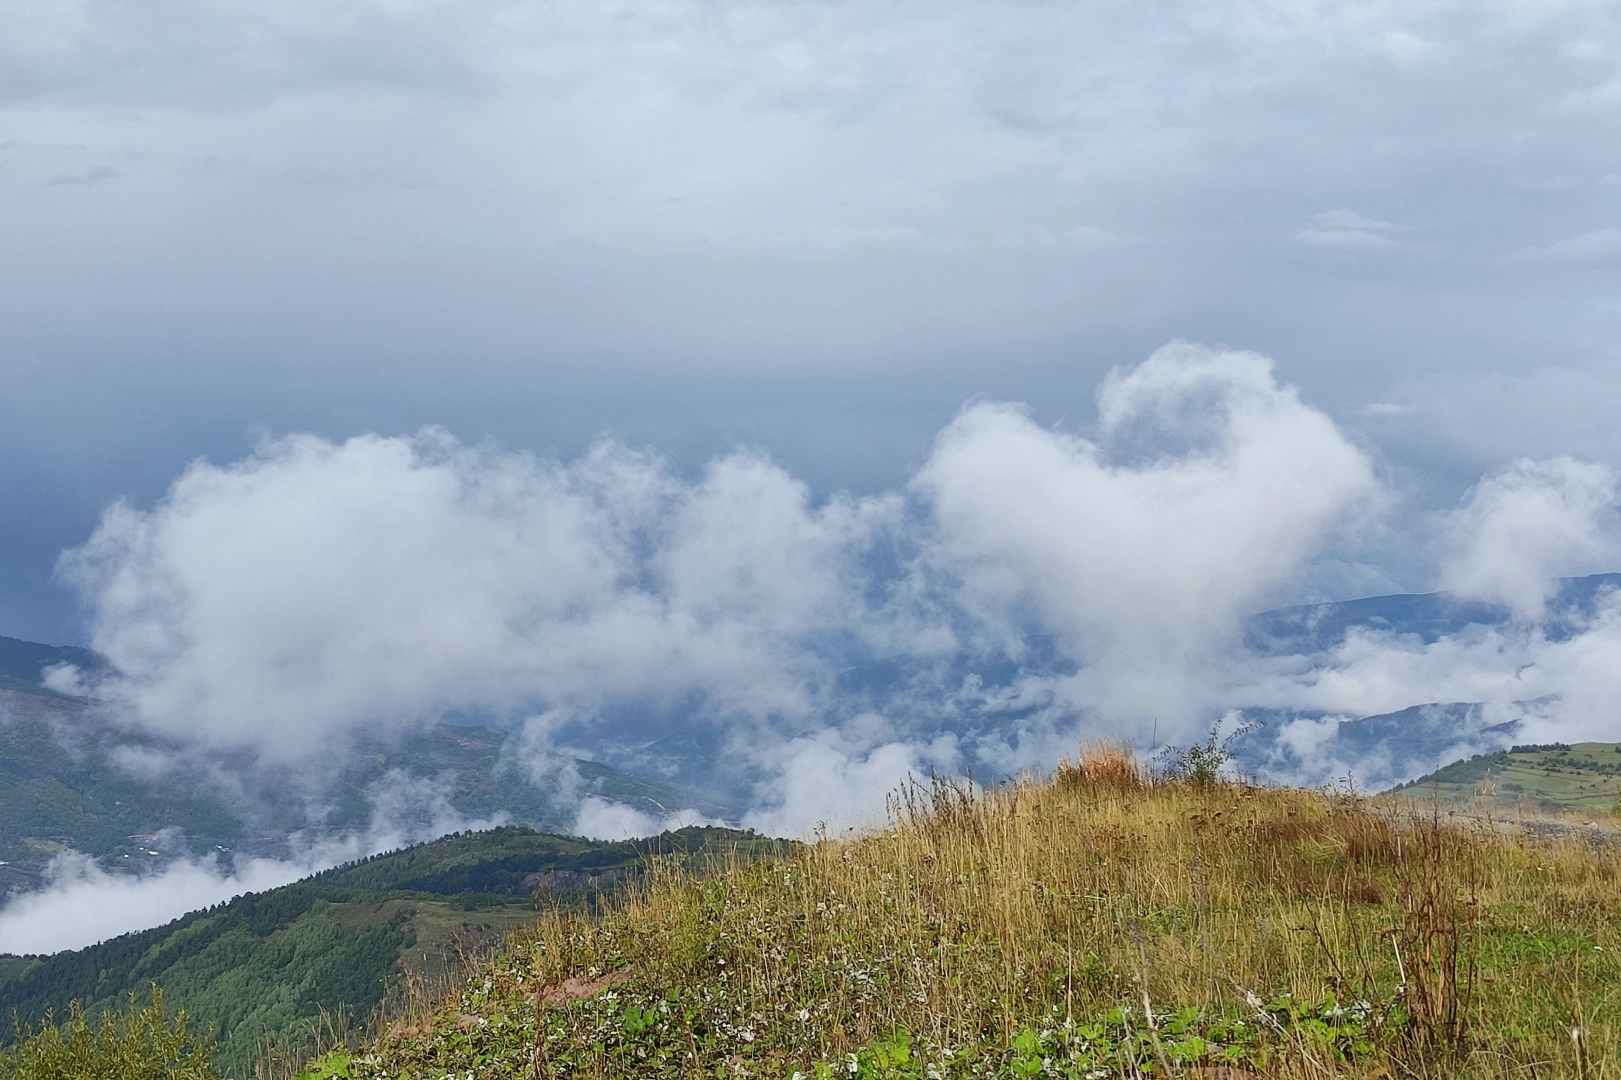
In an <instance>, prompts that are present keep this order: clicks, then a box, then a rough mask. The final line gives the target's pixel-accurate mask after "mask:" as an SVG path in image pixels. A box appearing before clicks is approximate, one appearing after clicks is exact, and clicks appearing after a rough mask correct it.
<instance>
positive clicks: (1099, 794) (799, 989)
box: [308, 754, 1621, 1080]
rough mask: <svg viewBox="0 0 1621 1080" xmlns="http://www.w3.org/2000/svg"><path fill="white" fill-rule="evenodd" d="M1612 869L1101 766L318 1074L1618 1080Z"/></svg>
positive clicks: (1485, 832)
mask: <svg viewBox="0 0 1621 1080" xmlns="http://www.w3.org/2000/svg"><path fill="white" fill-rule="evenodd" d="M1618 872H1621V858H1618V854H1617V852H1616V850H1615V849H1613V848H1610V847H1595V846H1593V845H1590V844H1587V843H1584V842H1575V841H1560V842H1545V841H1539V840H1537V839H1535V838H1534V837H1530V836H1526V835H1520V834H1512V835H1511V834H1505V833H1504V832H1502V831H1501V830H1492V829H1485V828H1482V829H1479V830H1472V829H1469V828H1463V827H1458V826H1455V825H1451V824H1448V823H1447V821H1446V819H1444V818H1443V819H1440V820H1437V819H1436V818H1435V817H1434V816H1433V815H1429V814H1425V813H1422V812H1417V811H1416V810H1415V811H1414V812H1411V813H1410V814H1404V813H1402V812H1400V810H1399V808H1394V807H1391V806H1388V805H1385V804H1377V803H1370V802H1368V801H1366V800H1363V799H1360V798H1355V797H1335V796H1328V795H1324V794H1322V793H1319V792H1310V791H1302V790H1290V789H1279V788H1257V787H1247V786H1242V785H1232V784H1225V783H1208V782H1207V783H1199V782H1197V780H1196V778H1194V777H1190V778H1188V779H1174V778H1172V779H1168V778H1160V777H1150V776H1148V775H1146V774H1144V773H1143V772H1142V771H1140V770H1139V769H1137V768H1136V767H1135V766H1134V765H1133V763H1132V762H1131V761H1130V760H1129V759H1127V758H1126V757H1125V756H1124V755H1123V754H1093V755H1092V756H1091V757H1090V758H1088V759H1087V760H1085V761H1083V762H1082V763H1081V764H1080V765H1079V766H1069V767H1066V768H1064V769H1062V770H1060V772H1059V773H1058V774H1057V776H1056V777H1055V778H1054V779H1053V780H1052V781H1050V782H1040V781H1025V782H1021V783H1018V784H1015V785H1012V786H1009V787H1005V788H1001V789H995V790H991V791H983V792H981V791H976V790H974V789H972V788H970V787H968V786H966V785H957V784H951V783H945V782H941V783H937V784H935V785H934V786H933V787H932V789H926V790H914V791H913V792H911V793H910V794H909V795H908V796H906V797H904V798H903V799H902V800H901V802H900V803H899V804H897V814H896V819H895V822H894V824H893V825H892V827H890V828H889V829H887V830H884V831H882V832H878V833H875V834H871V835H868V836H863V837H859V838H854V839H847V840H843V841H837V840H831V839H830V840H825V841H823V842H820V843H818V844H815V845H810V846H806V847H803V848H798V849H795V850H793V851H791V852H788V853H786V854H784V855H783V856H781V857H780V858H777V859H774V860H769V861H764V862H758V863H754V864H751V865H748V866H744V867H740V868H738V869H735V870H733V871H730V872H727V873H724V874H722V875H720V876H719V877H713V878H710V879H708V880H702V881H699V880H694V879H692V878H690V877H688V876H685V875H682V874H673V875H665V876H661V877H659V878H656V879H654V880H651V881H650V882H649V883H648V884H647V886H646V887H645V888H642V889H639V890H636V891H635V892H633V893H631V894H629V895H627V896H626V897H624V898H623V900H622V901H621V902H619V903H617V904H616V905H615V907H614V909H613V910H612V911H611V912H610V913H608V914H607V915H606V916H604V917H590V916H587V915H585V914H582V913H578V912H567V911H557V912H548V913H545V914H544V915H543V917H542V918H541V920H540V922H539V923H538V924H537V925H536V927H535V928H534V929H533V930H529V931H525V932H523V933H522V934H520V935H518V936H517V937H516V938H515V939H514V940H513V941H512V943H511V946H510V947H509V948H508V949H507V950H506V951H505V952H503V953H501V954H499V955H498V956H496V957H495V958H494V959H493V960H492V962H491V963H490V964H488V965H487V966H486V967H484V968H483V969H482V970H480V971H478V972H476V973H475V975H474V977H473V978H471V979H470V980H468V982H467V983H466V984H465V985H464V986H463V987H462V988H461V990H460V991H459V992H457V993H455V994H452V995H449V996H447V997H446V998H444V999H443V1000H442V1001H441V1002H440V1003H439V1004H438V1005H437V1006H436V1007H435V1008H433V1009H432V1010H431V1011H430V1012H427V1013H424V1014H423V1015H421V1016H420V1017H416V1018H413V1019H414V1021H415V1022H409V1023H407V1022H402V1023H399V1024H397V1025H395V1026H394V1027H392V1028H391V1029H389V1030H388V1031H386V1032H384V1033H383V1034H382V1035H381V1036H380V1037H378V1038H376V1039H374V1040H372V1041H370V1042H369V1043H367V1044H365V1045H363V1046H360V1047H356V1048H353V1049H350V1050H343V1051H336V1052H333V1053H331V1054H329V1055H327V1056H326V1057H324V1058H322V1059H320V1060H319V1061H317V1062H315V1063H313V1064H312V1066H311V1068H310V1071H309V1073H308V1075H309V1076H343V1077H350V1078H356V1080H385V1078H386V1080H417V1078H421V1080H428V1078H433V1080H439V1078H442V1077H446V1076H458V1077H459V1076H474V1077H497V1076H503V1077H504V1076H524V1077H530V1076H533V1077H541V1078H546V1077H549V1078H553V1080H565V1078H576V1077H581V1076H591V1077H597V1078H623V1080H631V1078H635V1080H649V1078H671V1080H674V1078H678V1077H682V1078H685V1077H694V1076H727V1077H733V1076H736V1077H745V1076H746V1077H758V1078H780V1080H789V1078H790V1077H795V1076H799V1077H817V1078H822V1080H831V1078H832V1077H834V1076H839V1077H850V1078H852V1080H880V1078H882V1080H922V1078H924V1077H929V1078H934V1080H959V1078H960V1080H967V1078H969V1077H996V1078H1006V1080H1013V1078H1016V1077H1018V1078H1031V1077H1038V1076H1040V1077H1068V1078H1082V1077H1085V1078H1094V1080H1103V1078H1108V1077H1122V1078H1124V1077H1166V1076H1201V1077H1205V1078H1206V1080H1214V1078H1216V1077H1222V1078H1225V1080H1247V1078H1255V1077H1261V1076H1265V1077H1287V1078H1295V1080H1304V1078H1306V1077H1343V1078H1353V1077H1355V1078H1374V1077H1383V1078H1387V1080H1391V1078H1395V1077H1413V1078H1419V1077H1423V1078H1426V1080H1441V1078H1460V1080H1461V1078H1464V1077H1468V1078H1471V1080H1473V1078H1486V1080H1491V1078H1507V1077H1510V1076H1513V1077H1523V1076H1532V1075H1534V1076H1538V1077H1543V1078H1550V1080H1551V1078H1564V1077H1569V1078H1582V1080H1595V1078H1599V1077H1614V1076H1615V1075H1616V1073H1615V1066H1616V1063H1617V1062H1621V1025H1618V1024H1617V1023H1616V1021H1615V1017H1616V1016H1617V1015H1621V1011H1618V1008H1617V1005H1618V998H1617V995H1618V993H1621V991H1618V990H1617V987H1618V986H1621V900H1618V898H1617V896H1616V894H1615V890H1614V881H1615V880H1616V876H1617V873H1618ZM1573 1033H1574V1034H1573Z"/></svg>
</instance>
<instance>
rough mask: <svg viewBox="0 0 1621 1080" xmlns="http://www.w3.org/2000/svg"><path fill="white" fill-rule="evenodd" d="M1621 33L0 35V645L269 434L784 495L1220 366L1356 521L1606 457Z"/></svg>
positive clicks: (963, 20)
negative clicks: (609, 453)
mask: <svg viewBox="0 0 1621 1080" xmlns="http://www.w3.org/2000/svg"><path fill="white" fill-rule="evenodd" d="M1618 48H1621V11H1618V10H1617V9H1616V8H1615V7H1614V5H1611V4H1607V3H1599V2H1564V3H1562V2H1538V3H1532V2H1527V0H1514V2H1503V3H1498V2H1488V3H1475V4H1459V3H1431V2H1424V0H1419V2H1408V0H1404V2H1402V3H1394V2H1390V3H1384V2H1364V3H1311V2H1301V0H1261V2H1253V0H1250V2H1243V3H1239V2H1233V0H1215V2H1209V0H1200V2H1198V3H1194V2H1191V0H1189V2H1179V0H1165V2H1160V3H1155V4H1151V5H1146V6H1145V5H1126V4H1114V3H1057V2H1020V3H1008V4H1000V5H995V6H986V5H973V4H964V3H959V2H957V0H930V2H927V3H924V2H921V0H916V2H909V0H879V2H873V3H861V4H855V3H841V2H810V0H804V2H772V3H754V2H739V0H666V2H655V3H645V2H641V3H635V4H614V3H602V2H599V0H591V2H584V0H556V2H551V3H546V4H515V3H507V2H499V0H497V2H477V3H458V4H449V3H435V2H410V0H390V2H340V3H320V4H316V3H305V2H287V0H270V2H267V3H262V4H256V5H251V6H250V5H217V4H201V3H188V2H172V0H160V2H159V3H156V4H151V5H144V6H143V7H142V9H141V11H140V12H139V13H138V14H136V13H133V12H132V11H130V10H129V9H128V8H126V7H124V6H122V5H118V4H112V3H105V2H96V0H82V2H74V3H54V2H53V3H46V2H43V0H39V2H31V0H25V2H22V3H17V4H11V5H7V6H6V9H5V11H4V12H3V13H0V73H3V74H0V250H3V251H4V252H5V258H4V259H0V388H3V393H0V633H4V634H8V635H12V636H19V637H24V638H31V639H38V640H46V641H52V642H68V641H86V640H88V635H89V629H88V622H87V619H86V617H85V612H84V611H83V609H82V608H81V607H79V606H78V604H77V603H76V599H75V596H74V594H73V592H72V590H71V589H69V588H65V587H64V586H63V584H62V583H61V582H60V581H59V580H57V579H55V578H53V573H54V568H55V565H56V560H57V558H58V555H59V553H60V552H62V551H63V550H65V549H68V548H73V547H76V546H78V545H80V544H83V543H84V542H85V541H86V540H87V538H88V537H89V536H90V535H91V533H92V531H93V530H94V528H95V525H96V522H97V520H98V517H99V515H100V514H101V512H102V511H103V510H104V509H105V508H106V507H107V506H108V505H109V504H111V503H113V502H114V501H115V500H118V499H121V498H122V499H128V500H130V501H131V502H132V503H133V504H135V505H137V506H151V505H152V504H153V503H154V502H155V501H156V500H157V499H158V498H159V497H160V496H161V495H162V493H163V492H164V491H165V490H166V489H167V487H168V485H169V484H170V483H171V482H172V481H173V480H174V479H175V478H176V477H178V476H179V475H181V473H182V472H183V471H184V470H185V469H186V468H187V467H188V465H189V464H190V463H191V462H193V461H194V460H196V459H198V458H207V459H209V460H211V461H214V462H216V463H225V462H230V461H235V460H239V459H242V458H244V457H246V456H247V455H250V454H251V453H253V452H254V448H255V446H257V445H258V444H259V442H260V441H261V440H262V439H264V438H276V437H281V436H283V435H286V434H288V433H295V432H305V433H313V434H316V435H319V436H321V437H324V438H327V439H332V440H340V441H341V440H343V439H347V438H350V437H353V436H357V435H363V434H367V433H375V434H377V435H380V436H384V437H394V436H407V437H409V436H413V435H415V433H417V432H418V431H420V430H421V429H422V428H423V427H424V426H425V425H440V426H443V427H444V428H445V429H446V430H448V431H449V432H451V433H452V434H453V435H454V436H455V437H456V438H457V439H459V440H460V441H461V442H463V443H465V444H468V445H478V444H482V443H484V442H487V441H491V442H494V443H495V444H497V445H499V446H501V447H504V448H506V449H509V450H513V451H528V452H533V453H537V454H542V455H551V456H554V457H558V458H560V459H565V460H567V459H573V458H575V457H577V456H578V455H580V454H582V453H584V452H585V451H586V450H587V448H588V447H589V446H590V445H591V444H592V442H593V441H594V440H595V439H597V438H599V437H600V436H602V435H604V434H605V433H606V434H609V435H611V436H613V437H615V438H617V439H619V440H621V441H622V442H624V443H625V444H626V445H628V446H631V447H635V448H651V449H653V450H654V451H656V452H657V453H659V454H661V455H665V456H666V457H667V458H668V459H669V461H670V462H671V467H672V468H674V469H675V470H676V471H677V472H678V473H680V474H682V475H684V476H686V477H688V478H692V477H696V476H698V475H699V474H700V473H701V472H702V470H703V468H704V467H705V464H706V463H707V462H709V461H710V460H712V459H714V458H716V457H717V456H724V455H726V454H728V453H731V452H733V451H734V450H735V449H736V448H738V447H740V446H742V447H753V448H761V449H764V450H766V451H767V452H769V454H770V455H771V456H772V458H773V459H774V460H776V461H778V462H780V463H782V464H783V465H784V467H786V468H788V469H789V470H790V471H791V472H792V473H793V474H794V475H795V476H796V477H799V478H801V479H802V480H803V481H804V482H805V483H806V484H807V485H808V486H809V489H810V491H811V492H812V494H813V496H814V497H815V498H827V497H830V496H832V495H834V494H835V493H838V492H849V493H852V494H853V495H855V496H871V495H875V494H877V493H881V492H884V491H887V490H892V489H895V488H896V487H898V486H900V485H903V484H905V483H907V482H908V481H909V479H910V478H911V477H912V476H913V474H914V473H915V472H916V471H917V470H918V469H920V468H922V467H923V466H924V464H925V462H926V461H927V460H928V458H929V455H930V453H931V448H932V446H933V443H934V439H935V436H936V434H937V433H938V432H939V431H941V430H942V429H944V428H945V427H946V426H947V425H948V424H950V423H951V422H952V420H953V417H955V416H956V415H957V413H958V410H959V409H960V408H961V406H962V405H963V404H964V403H965V402H967V401H969V400H972V399H975V398H976V397H978V396H983V397H984V398H986V399H989V400H995V401H1008V402H1022V403H1025V404H1027V405H1028V407H1029V409H1030V410H1031V415H1032V416H1033V417H1034V418H1035V419H1036V420H1037V421H1038V422H1040V423H1041V424H1043V425H1048V426H1050V425H1054V424H1063V425H1068V426H1069V427H1070V428H1071V429H1073V430H1079V431H1085V430H1088V429H1089V426H1090V425H1093V424H1095V423H1096V402H1095V400H1094V395H1095V392H1096V388H1097V387H1098V385H1099V384H1100V382H1101V380H1102V379H1103V378H1104V376H1105V375H1106V374H1107V373H1108V372H1109V371H1110V370H1112V369H1114V368H1116V367H1121V366H1130V365H1134V364H1137V363H1140V362H1141V361H1142V360H1144V359H1145V358H1146V357H1147V356H1149V355H1150V354H1151V353H1153V352H1154V350H1155V349H1157V348H1159V347H1161V346H1163V345H1165V344H1166V343H1167V342H1170V341H1173V340H1179V339H1186V340H1190V341H1194V342H1200V343H1204V344H1206V345H1211V346H1216V345H1225V346H1230V347H1233V348H1237V349H1250V350H1255V351H1258V352H1260V353H1263V354H1265V355H1267V356H1268V357H1271V358H1272V359H1273V360H1274V362H1275V363H1276V366H1277V371H1278V375H1279V378H1280V379H1281V380H1283V381H1284V382H1285V383H1287V384H1288V385H1292V386H1296V387H1298V388H1299V389H1300V392H1301V394H1302V395H1303V396H1304V398H1305V399H1306V400H1307V401H1309V402H1310V403H1312V405H1313V406H1314V407H1316V408H1318V409H1320V410H1322V411H1323V412H1324V413H1325V414H1326V415H1327V416H1329V417H1331V418H1332V419H1333V420H1334V422H1335V423H1336V424H1337V425H1339V427H1340V429H1341V430H1342V431H1344V432H1345V434H1346V437H1347V438H1348V439H1350V440H1352V441H1353V442H1354V443H1356V444H1357V445H1358V446H1359V447H1361V448H1363V450H1364V451H1365V452H1366V453H1367V454H1368V455H1369V458H1370V460H1371V461H1372V462H1373V466H1374V468H1375V469H1376V470H1377V471H1378V473H1379V475H1380V477H1381V478H1382V483H1383V484H1384V485H1385V487H1386V488H1387V489H1388V490H1389V491H1390V492H1391V493H1392V501H1393V505H1392V507H1391V508H1390V509H1389V510H1388V511H1387V517H1386V519H1385V520H1387V521H1388V522H1389V523H1390V529H1391V530H1393V531H1392V532H1391V533H1390V535H1386V536H1383V537H1368V536H1365V537H1363V538H1362V539H1361V540H1360V541H1358V543H1359V544H1360V548H1359V550H1358V551H1357V552H1356V553H1354V555H1353V557H1351V558H1349V560H1348V561H1350V562H1354V563H1359V564H1365V565H1366V567H1372V568H1374V569H1364V570H1361V571H1358V572H1357V573H1356V574H1351V575H1349V576H1347V575H1345V574H1340V575H1338V576H1336V575H1335V574H1333V573H1327V572H1324V573H1319V574H1317V575H1316V576H1312V575H1307V576H1306V578H1304V579H1302V581H1301V583H1300V585H1299V593H1300V595H1302V596H1306V595H1350V594H1354V593H1356V592H1358V591H1389V590H1392V589H1397V588H1403V589H1417V588H1426V587H1433V586H1434V585H1436V584H1437V583H1438V581H1439V577H1438V575H1439V573H1440V570H1439V567H1438V564H1437V562H1436V560H1435V557H1434V554H1433V552H1430V551H1424V550H1419V549H1420V547H1422V545H1418V544H1415V543H1412V542H1410V541H1409V540H1408V539H1407V538H1406V532H1407V531H1409V530H1410V529H1411V528H1413V527H1414V526H1413V525H1412V523H1413V522H1415V521H1418V520H1420V519H1421V518H1422V516H1423V515H1424V514H1426V513H1432V512H1435V511H1438V510H1440V509H1444V508H1445V507H1448V506H1451V505H1453V504H1454V503H1456V501H1457V500H1458V499H1459V498H1460V497H1461V496H1462V494H1463V492H1464V491H1465V490H1466V489H1468V488H1469V487H1470V486H1471V485H1472V484H1474V483H1476V482H1477V481H1478V480H1479V479H1480V477H1481V476H1482V475H1484V474H1486V473H1488V472H1491V471H1492V470H1494V469H1497V468H1500V467H1502V466H1503V465H1504V464H1506V463H1507V462H1509V461H1511V460H1513V459H1515V458H1517V457H1520V456H1525V457H1529V458H1533V459H1545V458H1548V457H1552V456H1557V455H1561V454H1568V455H1574V456H1575V457H1577V458H1580V459H1582V460H1587V461H1594V462H1600V463H1607V464H1610V465H1614V464H1617V463H1618V462H1617V458H1618V456H1621V441H1618V440H1621V436H1617V435H1616V434H1615V431H1616V426H1615V425H1614V424H1613V422H1612V419H1611V414H1612V411H1613V409H1612V406H1613V403H1614V402H1615V401H1616V400H1617V392H1618V390H1621V368H1618V364H1617V357H1616V349H1615V344H1614V342H1615V338H1616V332H1617V329H1618V326H1621V279H1618V271H1621V231H1618V228H1621V206H1618V196H1621V160H1618V159H1621V137H1618V136H1621V131H1618V130H1617V121H1618V118H1621V59H1618V58H1621V51H1618Z"/></svg>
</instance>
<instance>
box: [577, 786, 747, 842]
mask: <svg viewBox="0 0 1621 1080" xmlns="http://www.w3.org/2000/svg"><path fill="white" fill-rule="evenodd" d="M719 824H721V822H718V821H715V820H713V819H711V818H707V817H704V816H703V815H702V814H700V813H698V812H696V811H694V810H672V811H670V812H668V813H663V814H650V813H647V812H646V811H643V810H638V809H636V807H634V806H630V805H628V804H626V803H622V802H614V801H612V800H610V799H603V798H599V797H597V796H595V795H587V796H586V797H585V798H583V799H581V800H580V810H579V814H578V815H577V816H576V817H575V819H574V833H575V835H577V836H587V837H590V838H591V839H593V840H636V839H640V838H641V837H644V836H657V835H659V834H660V833H665V832H671V831H673V830H675V829H684V828H686V827H687V826H688V825H719Z"/></svg>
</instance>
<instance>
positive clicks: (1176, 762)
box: [1161, 720, 1250, 787]
mask: <svg viewBox="0 0 1621 1080" xmlns="http://www.w3.org/2000/svg"><path fill="white" fill-rule="evenodd" d="M1249 729H1250V725H1248V724H1244V725H1241V726H1239V727H1237V728H1234V729H1233V730H1232V731H1231V732H1229V733H1228V734H1227V735H1226V736H1225V737H1223V736H1222V734H1221V722H1220V721H1219V720H1218V721H1217V722H1216V723H1214V724H1212V725H1211V727H1210V734H1209V735H1208V736H1206V738H1205V741H1204V742H1202V743H1194V744H1192V745H1191V746H1189V747H1187V748H1186V749H1184V748H1182V747H1179V746H1175V745H1171V746H1167V747H1165V749H1164V750H1162V751H1161V754H1163V755H1164V757H1165V759H1166V760H1167V761H1168V762H1169V764H1168V765H1167V766H1166V768H1165V774H1166V775H1167V776H1168V777H1170V778H1171V779H1173V780H1184V781H1187V782H1188V783H1191V784H1194V785H1196V786H1198V787H1210V786H1212V785H1214V784H1218V783H1220V782H1221V770H1222V769H1223V768H1224V767H1225V766H1226V765H1227V763H1228V762H1229V761H1231V760H1232V759H1233V743H1234V742H1235V741H1236V740H1237V739H1238V738H1239V736H1241V735H1243V734H1244V733H1245V732H1246V731H1248V730H1249Z"/></svg>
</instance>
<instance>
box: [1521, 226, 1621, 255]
mask: <svg viewBox="0 0 1621 1080" xmlns="http://www.w3.org/2000/svg"><path fill="white" fill-rule="evenodd" d="M1518 257H1519V258H1521V259H1531V260H1537V261H1543V262H1554V263H1613V262H1617V261H1621V229H1616V228H1608V229H1594V230H1593V231H1592V232H1586V233H1582V234H1581V235H1580V236H1572V237H1570V238H1569V239H1566V240H1560V241H1558V242H1557V243H1553V244H1549V245H1548V246H1547V247H1543V248H1526V249H1524V250H1522V251H1521V252H1520V253H1519V255H1518Z"/></svg>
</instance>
